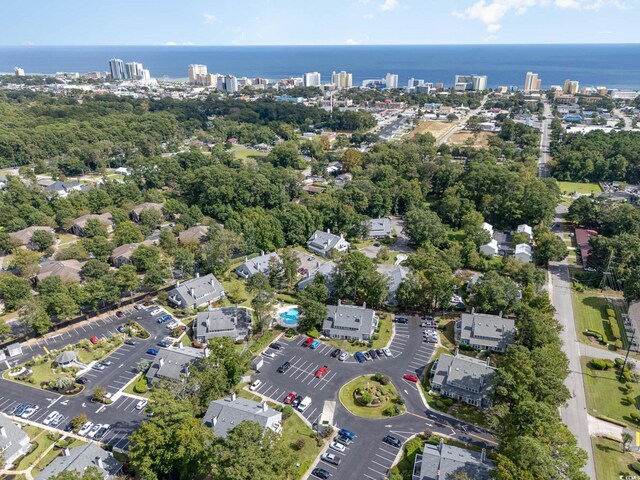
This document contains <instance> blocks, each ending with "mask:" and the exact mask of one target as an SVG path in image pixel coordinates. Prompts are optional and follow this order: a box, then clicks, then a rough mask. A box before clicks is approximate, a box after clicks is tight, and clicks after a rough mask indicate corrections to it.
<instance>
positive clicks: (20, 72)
mask: <svg viewBox="0 0 640 480" xmlns="http://www.w3.org/2000/svg"><path fill="white" fill-rule="evenodd" d="M13 74H14V75H15V76H16V77H24V68H20V67H16V68H14V69H13Z"/></svg>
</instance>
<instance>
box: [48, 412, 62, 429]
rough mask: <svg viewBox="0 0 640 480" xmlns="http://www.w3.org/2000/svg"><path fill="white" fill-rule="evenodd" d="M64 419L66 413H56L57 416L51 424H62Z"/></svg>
mask: <svg viewBox="0 0 640 480" xmlns="http://www.w3.org/2000/svg"><path fill="white" fill-rule="evenodd" d="M63 419H64V415H62V414H61V413H59V414H58V415H56V418H54V419H53V421H52V422H51V425H53V426H54V427H55V426H58V425H60V422H61V421H62V420H63Z"/></svg>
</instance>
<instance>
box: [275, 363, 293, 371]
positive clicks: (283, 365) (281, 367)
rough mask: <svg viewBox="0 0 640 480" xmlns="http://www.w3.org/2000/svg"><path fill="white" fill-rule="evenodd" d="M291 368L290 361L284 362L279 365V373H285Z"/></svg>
mask: <svg viewBox="0 0 640 480" xmlns="http://www.w3.org/2000/svg"><path fill="white" fill-rule="evenodd" d="M289 368H291V364H290V363H289V362H284V363H283V364H282V365H280V366H279V367H278V373H284V372H286V371H287V370H289Z"/></svg>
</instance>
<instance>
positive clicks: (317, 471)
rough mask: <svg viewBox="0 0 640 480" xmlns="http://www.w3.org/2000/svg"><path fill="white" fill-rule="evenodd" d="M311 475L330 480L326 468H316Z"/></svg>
mask: <svg viewBox="0 0 640 480" xmlns="http://www.w3.org/2000/svg"><path fill="white" fill-rule="evenodd" d="M311 475H313V476H314V477H318V478H322V479H323V480H324V479H327V478H329V475H330V474H329V472H327V471H326V470H325V469H324V468H314V469H313V471H312V472H311Z"/></svg>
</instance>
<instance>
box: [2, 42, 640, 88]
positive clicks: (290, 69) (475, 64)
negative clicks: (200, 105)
mask: <svg viewBox="0 0 640 480" xmlns="http://www.w3.org/2000/svg"><path fill="white" fill-rule="evenodd" d="M114 57H115V58H121V59H122V60H124V61H125V62H129V61H138V62H142V63H143V64H144V66H145V68H148V69H149V70H150V71H151V75H152V76H154V77H158V78H162V77H167V78H175V79H180V78H186V76H187V66H188V65H189V64H191V63H200V64H205V65H207V66H208V69H209V72H210V73H229V74H233V75H236V76H241V77H242V76H247V77H258V76H260V77H266V78H269V79H279V78H285V77H289V76H302V74H303V73H305V72H313V71H318V72H320V73H321V74H322V80H323V82H328V81H330V79H331V78H330V75H331V72H332V71H333V70H335V71H340V70H346V71H348V72H352V73H353V81H354V85H360V84H361V82H362V81H363V80H365V79H371V78H382V77H384V75H385V74H386V73H387V72H391V73H397V74H399V77H400V78H399V82H400V85H401V86H404V85H406V83H407V80H408V79H409V78H411V77H414V78H418V79H423V80H425V81H427V82H444V83H445V85H449V86H450V85H451V84H452V83H453V79H454V76H455V75H456V74H478V75H487V76H488V84H489V86H490V87H496V86H499V85H518V86H521V85H522V84H523V83H524V76H525V73H526V72H527V71H534V72H538V73H539V75H540V78H541V79H542V83H543V86H544V87H548V86H550V85H558V84H563V83H564V81H565V80H566V79H567V78H570V79H572V80H579V81H580V84H581V85H587V86H598V85H604V86H607V87H609V88H625V89H627V88H631V89H640V44H624V45H404V46H364V45H362V46H268V47H244V46H243V47H213V46H82V47H76V46H72V47H71V46H70V47H40V46H19V47H0V72H13V68H14V67H16V66H19V67H22V68H24V69H25V71H26V72H27V73H55V72H88V71H95V70H100V71H107V70H108V61H109V59H110V58H114Z"/></svg>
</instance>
